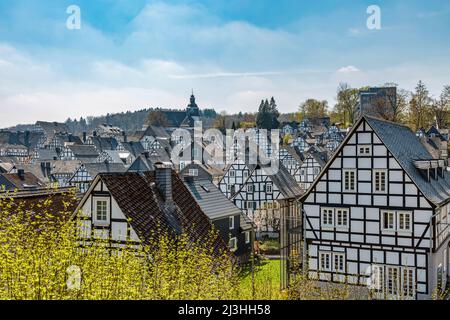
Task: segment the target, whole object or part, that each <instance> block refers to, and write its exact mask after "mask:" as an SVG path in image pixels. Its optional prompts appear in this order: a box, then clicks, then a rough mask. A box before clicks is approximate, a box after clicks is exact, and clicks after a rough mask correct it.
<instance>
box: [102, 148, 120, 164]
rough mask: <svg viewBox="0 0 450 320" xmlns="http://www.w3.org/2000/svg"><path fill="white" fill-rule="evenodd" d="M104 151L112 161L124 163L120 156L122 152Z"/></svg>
mask: <svg viewBox="0 0 450 320" xmlns="http://www.w3.org/2000/svg"><path fill="white" fill-rule="evenodd" d="M102 153H105V154H107V155H108V156H109V157H110V158H111V162H110V163H121V164H123V161H122V159H121V158H120V154H119V152H118V151H116V150H105V151H103V152H102Z"/></svg>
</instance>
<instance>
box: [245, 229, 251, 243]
mask: <svg viewBox="0 0 450 320" xmlns="http://www.w3.org/2000/svg"><path fill="white" fill-rule="evenodd" d="M244 236H245V243H250V231H245V233H244Z"/></svg>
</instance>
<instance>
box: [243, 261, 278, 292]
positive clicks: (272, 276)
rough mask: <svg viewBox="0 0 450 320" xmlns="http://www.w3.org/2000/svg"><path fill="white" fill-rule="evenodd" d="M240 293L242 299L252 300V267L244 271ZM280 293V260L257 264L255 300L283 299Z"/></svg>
mask: <svg viewBox="0 0 450 320" xmlns="http://www.w3.org/2000/svg"><path fill="white" fill-rule="evenodd" d="M240 292H241V293H242V297H241V298H242V299H251V298H252V273H251V266H250V265H249V266H247V267H246V268H244V269H243V270H242V273H241V283H240ZM283 296H284V295H283V293H282V292H281V291H280V260H262V261H256V262H255V298H256V299H261V300H271V299H275V300H276V299H283Z"/></svg>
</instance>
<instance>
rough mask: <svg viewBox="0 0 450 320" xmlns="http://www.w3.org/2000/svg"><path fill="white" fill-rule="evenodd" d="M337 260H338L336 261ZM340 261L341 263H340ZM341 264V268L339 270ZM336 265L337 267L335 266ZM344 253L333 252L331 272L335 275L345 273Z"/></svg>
mask: <svg viewBox="0 0 450 320" xmlns="http://www.w3.org/2000/svg"><path fill="white" fill-rule="evenodd" d="M336 258H337V259H339V260H336ZM341 259H342V261H341ZM341 262H342V268H341ZM336 264H337V265H336ZM345 264H346V262H345V253H343V252H333V271H334V272H337V273H345V270H346V268H345Z"/></svg>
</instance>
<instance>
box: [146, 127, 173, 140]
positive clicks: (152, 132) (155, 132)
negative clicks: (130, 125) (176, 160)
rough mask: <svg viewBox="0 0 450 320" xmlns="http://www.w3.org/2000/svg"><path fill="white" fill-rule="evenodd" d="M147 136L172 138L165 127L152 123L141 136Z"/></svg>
mask: <svg viewBox="0 0 450 320" xmlns="http://www.w3.org/2000/svg"><path fill="white" fill-rule="evenodd" d="M145 136H149V137H154V138H164V139H170V134H169V133H168V132H167V131H166V129H164V127H160V126H153V125H150V126H148V127H147V129H145V131H144V133H143V134H142V136H141V139H142V138H143V137H145Z"/></svg>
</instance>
